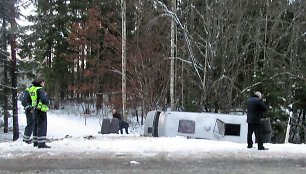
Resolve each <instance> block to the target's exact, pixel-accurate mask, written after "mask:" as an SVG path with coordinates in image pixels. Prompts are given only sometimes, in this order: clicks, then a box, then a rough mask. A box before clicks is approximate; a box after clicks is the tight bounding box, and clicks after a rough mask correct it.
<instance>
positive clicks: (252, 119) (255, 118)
mask: <svg viewBox="0 0 306 174" xmlns="http://www.w3.org/2000/svg"><path fill="white" fill-rule="evenodd" d="M267 109H268V108H267V106H266V105H265V103H264V102H263V100H262V99H260V98H258V97H257V96H251V97H249V98H248V100H247V123H249V124H256V123H260V120H261V119H262V117H263V113H264V112H266V111H267Z"/></svg>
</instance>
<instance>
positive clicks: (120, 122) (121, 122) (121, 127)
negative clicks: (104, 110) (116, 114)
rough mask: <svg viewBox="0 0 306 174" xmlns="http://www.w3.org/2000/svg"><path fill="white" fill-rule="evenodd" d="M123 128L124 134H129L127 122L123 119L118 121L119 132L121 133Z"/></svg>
mask: <svg viewBox="0 0 306 174" xmlns="http://www.w3.org/2000/svg"><path fill="white" fill-rule="evenodd" d="M123 129H125V133H126V134H129V123H127V122H125V121H119V130H120V133H121V134H123Z"/></svg>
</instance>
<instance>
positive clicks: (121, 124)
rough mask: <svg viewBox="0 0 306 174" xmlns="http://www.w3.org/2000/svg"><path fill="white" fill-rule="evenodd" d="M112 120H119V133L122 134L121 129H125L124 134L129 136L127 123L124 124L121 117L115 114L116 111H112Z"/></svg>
mask: <svg viewBox="0 0 306 174" xmlns="http://www.w3.org/2000/svg"><path fill="white" fill-rule="evenodd" d="M113 118H118V120H119V128H118V131H119V130H120V133H121V134H123V129H125V133H126V134H129V123H127V122H125V121H124V120H123V118H122V116H121V115H120V114H119V113H118V112H117V110H116V109H113Z"/></svg>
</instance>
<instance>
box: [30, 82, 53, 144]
mask: <svg viewBox="0 0 306 174" xmlns="http://www.w3.org/2000/svg"><path fill="white" fill-rule="evenodd" d="M44 86H45V80H44V79H42V78H38V79H36V80H35V83H34V84H33V88H32V89H31V90H30V95H31V99H32V106H33V107H34V116H35V122H36V124H34V131H33V145H34V147H35V146H37V147H38V148H50V146H48V145H46V142H47V137H46V136H47V111H48V110H49V108H48V103H49V101H48V98H47V95H46V91H45V90H44V88H43V87H44Z"/></svg>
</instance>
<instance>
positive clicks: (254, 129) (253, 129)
mask: <svg viewBox="0 0 306 174" xmlns="http://www.w3.org/2000/svg"><path fill="white" fill-rule="evenodd" d="M253 133H255V138H256V142H257V144H258V149H260V148H263V142H262V132H261V125H260V123H255V124H248V135H247V142H248V147H252V146H253V140H252V135H253Z"/></svg>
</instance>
